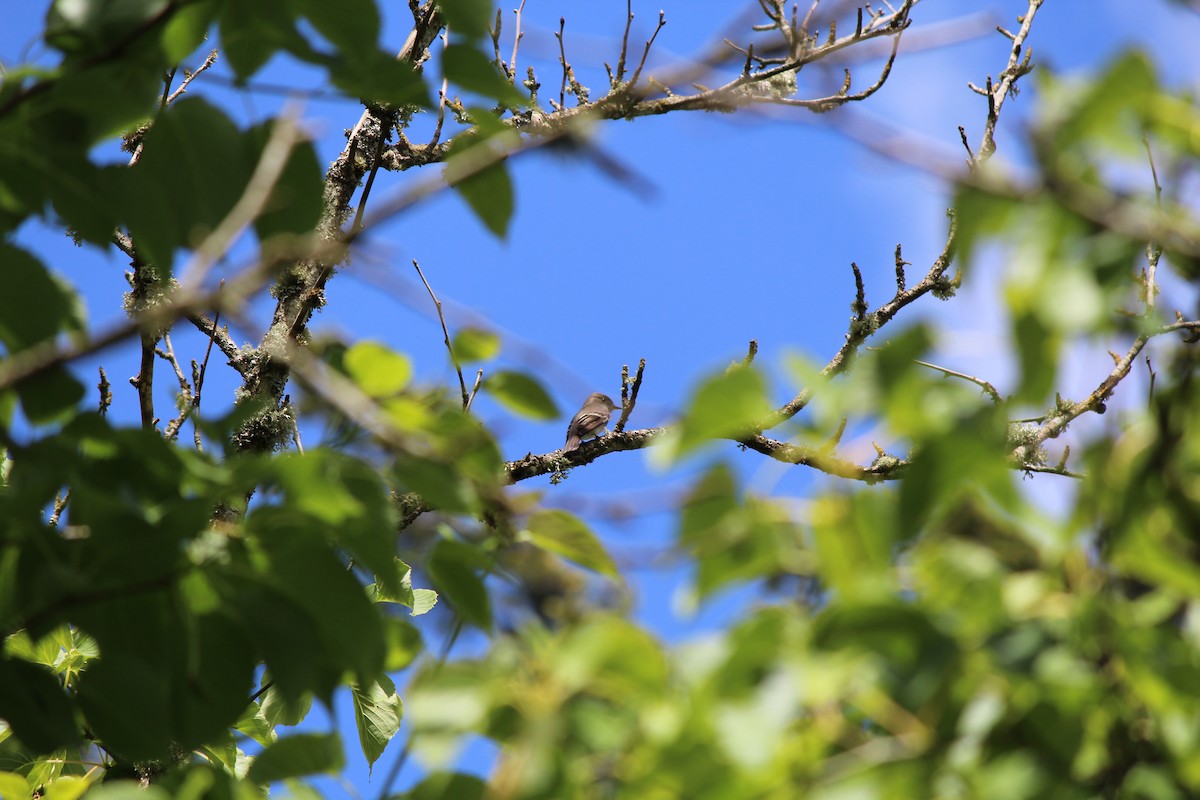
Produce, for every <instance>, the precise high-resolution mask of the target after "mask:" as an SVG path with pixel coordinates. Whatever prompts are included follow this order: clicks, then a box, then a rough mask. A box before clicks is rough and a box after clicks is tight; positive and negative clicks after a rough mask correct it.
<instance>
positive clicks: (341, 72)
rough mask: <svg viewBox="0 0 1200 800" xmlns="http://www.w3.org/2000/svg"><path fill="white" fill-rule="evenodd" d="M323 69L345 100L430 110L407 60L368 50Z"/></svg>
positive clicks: (419, 79)
mask: <svg viewBox="0 0 1200 800" xmlns="http://www.w3.org/2000/svg"><path fill="white" fill-rule="evenodd" d="M327 66H328V68H329V77H330V80H332V81H333V85H334V86H336V87H337V88H338V89H340V90H341V91H342V92H343V93H345V94H347V95H349V96H352V97H361V98H363V99H364V100H367V101H369V102H373V103H386V104H390V105H394V106H421V107H423V108H429V107H431V106H432V103H430V101H429V89H428V87H427V86H426V85H425V81H424V79H423V77H422V73H421V72H419V71H418V70H417V69H416V68H415V67H414V66H413V63H412V62H411V61H409V60H408V59H404V60H398V59H396V58H395V57H394V56H392V55H389V54H387V53H383V52H381V51H379V50H371V51H369V52H367V53H363V54H358V55H356V56H355V57H354V58H349V59H338V60H336V61H334V62H332V63H327Z"/></svg>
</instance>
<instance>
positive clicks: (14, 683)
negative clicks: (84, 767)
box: [0, 658, 81, 754]
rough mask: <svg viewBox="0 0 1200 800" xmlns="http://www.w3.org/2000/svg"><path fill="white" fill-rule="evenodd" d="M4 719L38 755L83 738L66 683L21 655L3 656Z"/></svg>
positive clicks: (0, 710)
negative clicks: (18, 656)
mask: <svg viewBox="0 0 1200 800" xmlns="http://www.w3.org/2000/svg"><path fill="white" fill-rule="evenodd" d="M0 719H3V720H4V721H5V722H7V723H8V725H9V726H10V727H11V728H12V731H13V733H14V734H15V735H16V737H17V738H18V739H20V740H21V743H22V744H24V745H25V746H26V747H28V748H29V749H30V750H32V751H34V752H35V753H38V754H44V753H49V752H51V751H53V750H57V749H58V748H60V747H65V746H67V745H73V744H75V743H76V742H78V741H79V740H80V738H81V734H80V732H79V728H78V727H77V726H76V724H75V716H74V709H73V707H72V703H71V701H70V700H69V699H68V698H67V695H66V693H65V692H63V688H62V686H61V685H59V683H58V681H56V680H55V679H54V677H53V676H52V675H51V674H50V672H49V671H48V670H46V669H43V668H42V667H39V666H36V665H34V664H31V663H29V662H28V661H23V660H21V659H19V658H0Z"/></svg>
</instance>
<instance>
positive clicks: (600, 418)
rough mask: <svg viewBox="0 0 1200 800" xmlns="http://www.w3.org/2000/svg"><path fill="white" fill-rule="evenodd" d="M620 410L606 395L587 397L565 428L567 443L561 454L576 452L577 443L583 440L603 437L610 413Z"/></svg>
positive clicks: (597, 393) (596, 393) (596, 394)
mask: <svg viewBox="0 0 1200 800" xmlns="http://www.w3.org/2000/svg"><path fill="white" fill-rule="evenodd" d="M620 410H621V407H620V406H619V405H617V404H616V403H614V402H613V401H612V398H611V397H609V396H608V395H606V394H600V392H594V393H592V394H590V395H588V399H587V400H585V401H583V408H581V409H579V413H578V414H576V415H575V418H574V419H572V420H571V424H570V425H568V426H567V443H566V444H564V445H563V452H564V453H569V452H571V451H572V450H578V449H579V443H580V442H581V441H583V440H584V439H590V438H592V437H593V436H601V435H603V434H604V433H605V432H606V429H607V428H608V420H609V419H610V418H611V417H612V412H614V411H620Z"/></svg>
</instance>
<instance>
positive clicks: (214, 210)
mask: <svg viewBox="0 0 1200 800" xmlns="http://www.w3.org/2000/svg"><path fill="white" fill-rule="evenodd" d="M251 144H252V142H251V140H250V139H249V138H247V137H245V136H244V135H243V134H242V133H241V132H240V131H239V130H238V129H237V127H236V126H235V125H234V124H233V122H232V121H231V120H230V119H229V118H228V117H227V116H226V115H225V113H224V112H222V111H221V110H220V109H218V108H216V107H215V106H213V105H211V104H210V103H208V102H207V101H205V100H202V99H200V98H197V97H185V98H183V99H181V100H178V101H176V102H175V103H172V104H171V105H170V106H169V107H168V108H167V109H166V110H165V111H163V112H162V113H161V114H160V115H159V116H158V118H157V119H156V120H155V122H154V124H153V125H152V126H151V128H150V130H149V131H147V133H146V137H145V140H144V142H143V150H142V157H141V159H139V161H138V163H137V164H136V165H135V166H134V167H133V168H132V169H131V170H130V171H129V174H128V180H127V181H126V184H127V187H126V195H125V197H124V198H123V201H124V204H125V207H126V209H127V214H128V223H129V228H130V233H131V235H132V236H133V238H134V240H135V241H137V243H138V252H139V254H140V255H141V256H142V257H143V258H144V259H145V260H146V261H148V262H149V263H152V264H154V265H155V266H157V267H159V268H161V269H164V270H170V268H171V264H172V262H173V260H174V256H175V251H176V250H179V249H181V248H186V247H192V246H195V245H198V244H200V242H201V241H202V239H203V237H204V236H205V235H207V234H208V233H209V232H210V231H211V230H212V229H213V228H215V227H216V226H217V225H218V224H219V223H220V222H221V220H222V219H224V218H225V215H226V214H228V213H229V211H230V210H231V209H232V208H233V206H234V203H236V202H237V200H238V198H239V197H240V196H241V194H242V191H243V190H244V189H245V187H246V184H247V182H248V180H249V178H250V173H251V170H252V165H251V163H250V159H249V157H248V154H249V153H250V152H253V149H252V147H251ZM181 209H187V211H188V213H186V214H183V213H180V212H181Z"/></svg>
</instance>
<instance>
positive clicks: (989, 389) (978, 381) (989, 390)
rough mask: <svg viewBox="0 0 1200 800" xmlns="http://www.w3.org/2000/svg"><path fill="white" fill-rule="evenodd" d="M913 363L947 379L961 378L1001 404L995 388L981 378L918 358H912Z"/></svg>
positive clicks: (1001, 400)
mask: <svg viewBox="0 0 1200 800" xmlns="http://www.w3.org/2000/svg"><path fill="white" fill-rule="evenodd" d="M913 362H914V363H917V364H920V365H921V366H922V367H928V368H929V369H934V370H937V371H938V372H940V373H942V374H943V375H945V376H946V377H947V378H962V379H963V380H964V381H970V382H971V383H973V384H975V385H976V386H978V387H979V388H980V389H982V390H983V391H984V393H985V394H986V395H987V396H988V397H990V398H992V402H994V403H997V404H998V403H1002V402H1003V398H1001V397H1000V393H999V392H998V391H996V387H995V386H992V384H990V383H988V382H987V381H985V380H983V379H982V378H976V377H975V376H974V375H968V374H966V373H965V372H958V371H957V370H953V369H947V368H946V367H939V366H938V365H937V364H930V363H929V362H928V361H922V360H921V359H919V358H914V359H913Z"/></svg>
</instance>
